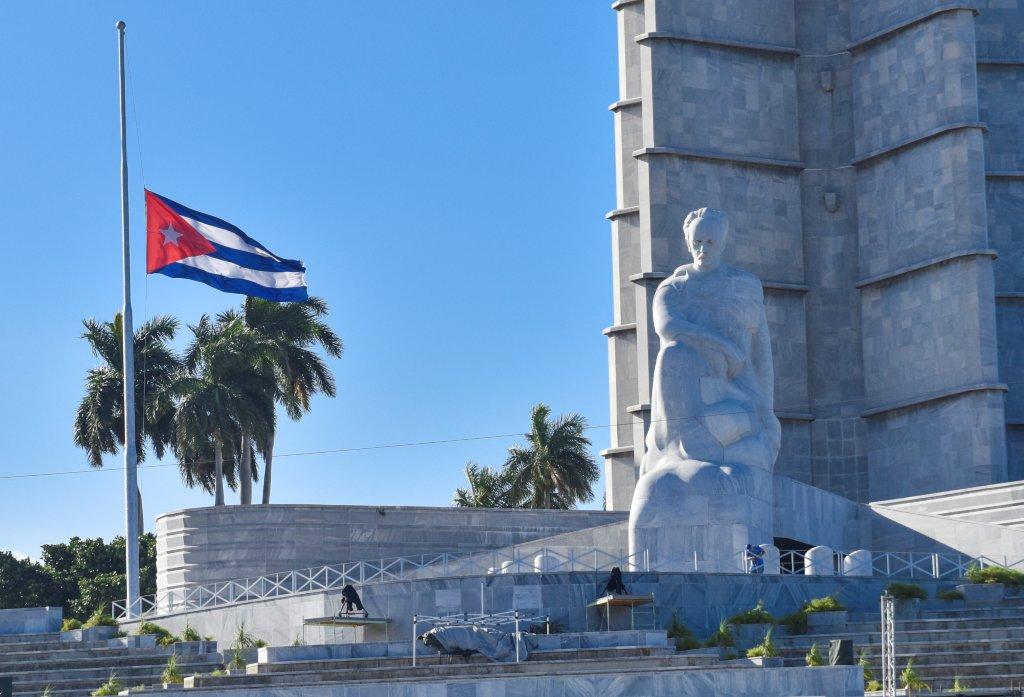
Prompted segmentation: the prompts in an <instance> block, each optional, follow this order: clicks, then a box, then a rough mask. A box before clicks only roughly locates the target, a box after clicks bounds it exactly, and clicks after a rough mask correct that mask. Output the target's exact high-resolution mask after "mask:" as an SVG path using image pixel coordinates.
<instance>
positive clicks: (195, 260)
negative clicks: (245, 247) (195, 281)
mask: <svg viewBox="0 0 1024 697" xmlns="http://www.w3.org/2000/svg"><path fill="white" fill-rule="evenodd" d="M175 263H177V264H182V265H184V266H191V267H193V268H196V269H200V270H202V271H206V272H209V273H212V274H216V275H218V276H225V277H227V278H241V279H243V280H246V281H252V282H253V283H257V284H259V285H261V286H263V287H264V288H302V287H303V286H305V285H306V274H304V273H302V272H301V271H254V270H253V269H247V268H245V267H244V266H239V265H238V264H234V263H232V262H230V261H224V260H223V259H214V258H212V257H208V256H205V255H203V256H197V257H188V258H186V259H182V260H180V261H177V262H175Z"/></svg>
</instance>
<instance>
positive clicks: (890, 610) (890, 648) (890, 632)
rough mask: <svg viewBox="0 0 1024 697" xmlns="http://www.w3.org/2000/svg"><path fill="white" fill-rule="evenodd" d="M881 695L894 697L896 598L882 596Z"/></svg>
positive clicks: (886, 593) (887, 595)
mask: <svg viewBox="0 0 1024 697" xmlns="http://www.w3.org/2000/svg"><path fill="white" fill-rule="evenodd" d="M882 695H883V697H896V598H895V597H894V596H891V595H889V591H886V592H885V593H883V594H882Z"/></svg>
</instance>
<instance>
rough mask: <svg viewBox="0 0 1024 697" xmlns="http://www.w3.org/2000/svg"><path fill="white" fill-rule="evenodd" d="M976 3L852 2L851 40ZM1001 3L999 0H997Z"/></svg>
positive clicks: (940, 0)
mask: <svg viewBox="0 0 1024 697" xmlns="http://www.w3.org/2000/svg"><path fill="white" fill-rule="evenodd" d="M1011 1H1015V0H1011ZM975 2H976V0H852V1H851V2H850V3H849V13H850V15H849V16H850V27H851V34H852V36H851V41H853V42H854V43H856V42H858V41H862V40H863V39H866V38H868V37H871V36H875V35H878V34H883V33H885V32H887V31H890V30H892V29H894V28H897V27H901V26H905V25H906V24H908V23H910V22H913V21H914V20H916V19H919V18H922V17H926V16H928V15H931V14H932V13H935V12H936V11H940V10H949V9H953V8H969V7H971V6H972V5H974V4H975ZM994 2H996V3H999V2H1000V0H994Z"/></svg>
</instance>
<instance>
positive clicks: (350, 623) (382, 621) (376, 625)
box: [302, 613, 391, 643]
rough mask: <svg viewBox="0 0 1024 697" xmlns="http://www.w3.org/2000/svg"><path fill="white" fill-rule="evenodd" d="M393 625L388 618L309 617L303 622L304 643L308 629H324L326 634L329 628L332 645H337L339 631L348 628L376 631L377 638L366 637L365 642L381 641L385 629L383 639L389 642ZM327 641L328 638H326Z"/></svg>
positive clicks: (354, 615)
mask: <svg viewBox="0 0 1024 697" xmlns="http://www.w3.org/2000/svg"><path fill="white" fill-rule="evenodd" d="M389 624H391V620H390V619H388V618H387V617H363V615H362V614H361V613H360V614H355V613H353V614H350V615H347V614H342V615H333V616H330V617H307V618H305V619H303V620H302V641H303V643H305V641H306V627H323V628H324V633H325V634H326V632H327V630H328V628H329V629H330V631H331V638H332V640H335V641H333V642H332V643H337V641H336V640H337V632H338V629H345V628H347V627H351V628H358V627H363V628H367V629H371V630H374V631H372V634H374V635H376V636H369V637H364V641H365V640H379V638H380V634H381V633H382V632H381V628H383V639H384V641H388V625H389ZM324 638H325V639H326V636H325V637H324Z"/></svg>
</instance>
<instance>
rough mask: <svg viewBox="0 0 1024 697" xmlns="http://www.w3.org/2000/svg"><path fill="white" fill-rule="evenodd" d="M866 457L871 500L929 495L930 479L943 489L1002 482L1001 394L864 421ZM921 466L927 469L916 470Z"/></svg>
mask: <svg viewBox="0 0 1024 697" xmlns="http://www.w3.org/2000/svg"><path fill="white" fill-rule="evenodd" d="M867 452H868V460H869V466H870V470H871V480H870V490H869V497H870V499H872V500H878V499H884V498H891V497H893V496H911V495H914V494H919V493H922V492H925V491H934V490H935V486H934V481H933V480H934V479H935V478H938V479H939V480H940V481H942V482H943V483H944V484H945V486H944V487H943V488H960V487H970V486H978V485H981V484H988V483H990V482H998V481H1005V480H1006V432H1005V421H1004V418H1003V396H1002V393H1001V392H990V391H985V392H973V393H969V394H965V395H960V396H958V397H955V398H950V399H943V400H937V401H934V402H929V403H927V404H924V405H922V406H920V407H917V408H913V409H898V410H895V411H892V412H889V413H887V414H883V415H879V416H876V417H873V418H871V419H868V444H867ZM933 452H941V453H942V454H943V457H942V459H941V460H936V459H935V458H933V457H932V455H931V454H932V453H933ZM927 461H930V462H931V467H929V468H928V469H923V468H921V467H919V466H918V463H921V462H927ZM897 549H898V547H897Z"/></svg>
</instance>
